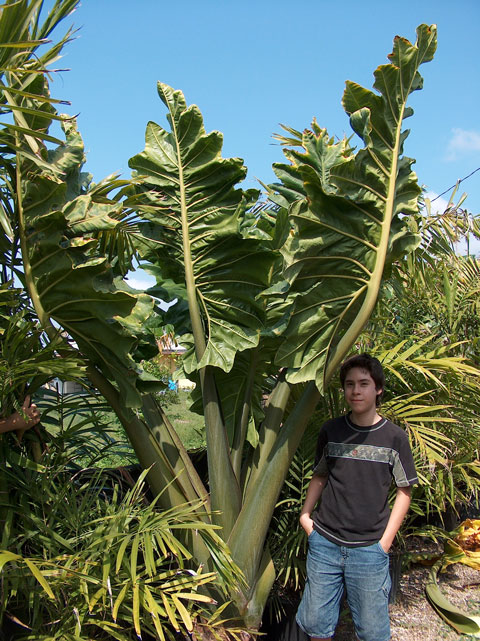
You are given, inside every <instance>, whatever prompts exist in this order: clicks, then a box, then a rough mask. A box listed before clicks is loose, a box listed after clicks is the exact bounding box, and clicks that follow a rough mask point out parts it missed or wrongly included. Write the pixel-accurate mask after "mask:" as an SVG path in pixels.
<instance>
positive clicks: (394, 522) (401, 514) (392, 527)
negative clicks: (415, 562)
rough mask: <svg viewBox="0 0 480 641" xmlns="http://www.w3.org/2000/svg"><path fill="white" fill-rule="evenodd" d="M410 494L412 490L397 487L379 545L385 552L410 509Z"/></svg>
mask: <svg viewBox="0 0 480 641" xmlns="http://www.w3.org/2000/svg"><path fill="white" fill-rule="evenodd" d="M411 494H412V488H411V486H409V487H399V488H397V496H396V498H395V503H394V504H393V508H392V511H391V512H390V518H389V519H388V523H387V527H386V528H385V532H384V533H383V535H382V538H381V539H380V541H379V543H380V545H381V546H382V548H383V549H384V550H385V552H388V551H389V549H390V548H391V546H392V543H393V540H394V538H395V536H396V534H397V532H398V530H399V529H400V526H401V525H402V521H403V519H404V518H405V515H406V513H407V512H408V508H409V507H410V495H411Z"/></svg>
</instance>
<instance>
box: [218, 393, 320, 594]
mask: <svg viewBox="0 0 480 641" xmlns="http://www.w3.org/2000/svg"><path fill="white" fill-rule="evenodd" d="M319 399H320V393H319V391H318V390H317V388H316V386H315V384H314V383H313V382H311V383H309V384H308V385H307V387H306V388H305V391H304V393H303V394H302V396H301V398H300V399H299V400H298V402H297V403H296V404H295V407H294V409H293V411H292V412H291V413H290V415H289V417H288V418H287V420H286V421H285V423H284V424H283V426H282V428H281V430H280V432H279V434H278V437H277V439H276V441H275V444H274V446H273V448H272V449H271V451H270V454H269V455H268V457H267V458H266V460H265V461H264V463H263V465H262V468H261V469H259V472H258V475H257V477H256V480H255V482H254V483H253V484H252V485H251V486H249V491H248V496H247V497H246V498H245V501H244V504H243V507H242V510H241V512H240V514H239V516H238V519H237V522H236V524H235V527H234V529H233V531H232V533H231V535H230V538H229V541H228V543H229V546H230V549H231V551H232V556H233V558H234V560H235V562H236V563H237V564H238V566H239V567H240V568H241V569H242V571H243V572H244V574H245V577H246V580H247V583H248V585H250V586H253V585H254V583H255V580H256V578H257V572H258V568H259V565H260V561H261V558H262V554H263V546H264V541H265V537H266V535H267V531H268V526H269V525H270V520H271V518H272V514H273V510H274V508H275V504H276V502H277V499H278V495H279V493H280V489H281V487H282V484H283V482H284V480H285V478H286V476H287V473H288V469H289V467H290V464H291V462H292V459H293V456H294V454H295V451H296V449H297V447H298V445H299V443H300V441H301V439H302V436H303V433H304V431H305V428H306V426H307V424H308V421H309V419H310V416H311V415H312V413H313V411H314V409H315V407H316V405H317V403H318V401H319Z"/></svg>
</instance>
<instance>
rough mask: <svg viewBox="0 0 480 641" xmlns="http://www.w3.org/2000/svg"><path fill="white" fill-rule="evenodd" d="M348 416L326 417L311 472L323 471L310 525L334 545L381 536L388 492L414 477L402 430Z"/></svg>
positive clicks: (369, 541) (359, 542)
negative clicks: (360, 422) (322, 484)
mask: <svg viewBox="0 0 480 641" xmlns="http://www.w3.org/2000/svg"><path fill="white" fill-rule="evenodd" d="M349 416H350V415H347V416H341V417H339V418H335V419H332V420H330V421H327V422H326V423H325V424H324V425H323V427H322V429H321V430H320V434H319V437H318V443H317V456H316V461H315V470H314V473H315V474H318V475H320V476H324V475H326V474H328V481H327V484H326V486H325V488H324V490H323V492H322V496H321V500H320V504H319V506H317V508H316V509H315V511H314V512H313V513H312V519H313V521H314V525H315V529H316V530H317V531H318V532H319V533H320V534H322V535H323V536H325V538H327V539H329V540H330V541H332V542H333V543H337V544H338V545H345V546H347V547H356V546H360V545H370V544H373V543H376V542H377V541H379V540H380V539H381V537H382V534H383V532H384V531H385V527H386V525H387V522H388V518H389V516H390V509H389V506H388V492H389V489H390V486H391V484H392V480H394V481H395V484H396V485H397V487H408V486H410V485H414V484H415V483H417V482H418V479H417V474H416V472H415V465H414V462H413V457H412V452H411V449H410V444H409V442H408V436H407V434H406V433H405V432H404V431H403V430H402V429H401V428H400V427H398V425H395V424H394V423H392V422H391V421H389V420H387V419H386V418H382V419H381V420H380V421H379V422H378V423H376V424H375V425H372V426H370V427H361V426H359V425H354V424H353V423H352V422H351V420H350V418H349Z"/></svg>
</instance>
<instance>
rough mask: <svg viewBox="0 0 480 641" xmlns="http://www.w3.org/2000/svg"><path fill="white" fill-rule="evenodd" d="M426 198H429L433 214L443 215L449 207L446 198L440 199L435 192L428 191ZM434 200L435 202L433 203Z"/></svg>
mask: <svg viewBox="0 0 480 641" xmlns="http://www.w3.org/2000/svg"><path fill="white" fill-rule="evenodd" d="M425 198H428V199H429V200H430V202H431V204H432V209H431V212H432V214H443V212H444V211H445V210H446V209H447V207H448V200H445V198H438V194H436V193H435V192H434V191H427V192H426V193H425ZM433 200H434V201H435V202H432V201H433Z"/></svg>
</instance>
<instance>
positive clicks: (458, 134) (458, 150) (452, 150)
mask: <svg viewBox="0 0 480 641" xmlns="http://www.w3.org/2000/svg"><path fill="white" fill-rule="evenodd" d="M475 151H480V132H478V131H475V130H473V129H471V130H467V129H460V128H459V127H454V128H453V129H452V137H451V138H450V140H449V142H448V146H447V156H446V160H456V159H457V158H458V156H463V155H465V154H470V153H472V152H475Z"/></svg>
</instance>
